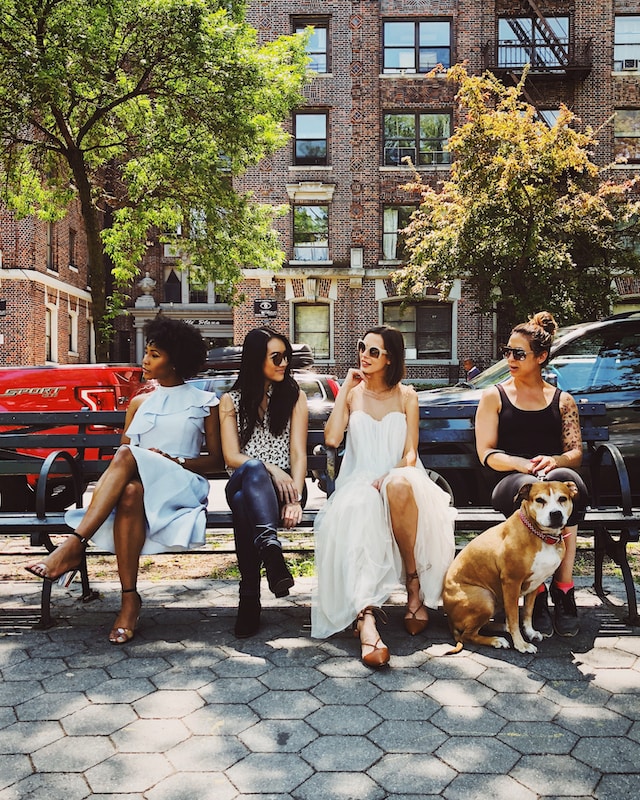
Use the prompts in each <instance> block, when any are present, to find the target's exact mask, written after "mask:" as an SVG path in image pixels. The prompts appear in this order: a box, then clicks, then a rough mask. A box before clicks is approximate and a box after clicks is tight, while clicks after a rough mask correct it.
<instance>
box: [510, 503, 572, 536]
mask: <svg viewBox="0 0 640 800" xmlns="http://www.w3.org/2000/svg"><path fill="white" fill-rule="evenodd" d="M520 519H521V520H522V524H523V525H525V526H526V527H527V528H528V529H529V530H530V531H531V533H533V534H535V535H536V536H537V537H538V539H542V541H543V542H544V543H545V544H558V542H561V541H562V539H564V538H565V537H564V536H563V535H562V534H561V533H559V534H557V535H556V536H552V535H551V534H550V533H543V532H542V531H541V530H540V529H539V528H536V526H535V525H534V524H533V522H531V520H530V519H529V517H527V515H526V514H523V513H522V509H520Z"/></svg>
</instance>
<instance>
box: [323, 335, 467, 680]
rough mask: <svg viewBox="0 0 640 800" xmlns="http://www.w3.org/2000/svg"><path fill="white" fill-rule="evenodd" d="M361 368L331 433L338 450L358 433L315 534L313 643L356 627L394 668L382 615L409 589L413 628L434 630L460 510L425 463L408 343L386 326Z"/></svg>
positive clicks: (362, 349) (375, 661)
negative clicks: (432, 612)
mask: <svg viewBox="0 0 640 800" xmlns="http://www.w3.org/2000/svg"><path fill="white" fill-rule="evenodd" d="M358 351H359V354H360V366H359V368H357V369H350V370H349V372H348V373H347V377H346V379H345V381H344V383H343V385H342V387H341V389H340V392H339V394H338V397H337V399H336V403H335V406H334V408H333V411H332V412H331V415H330V417H329V419H328V421H327V424H326V427H325V441H326V443H327V444H328V445H330V446H332V447H337V446H338V445H339V444H340V443H341V441H342V439H343V436H344V432H345V429H347V431H348V436H347V443H346V451H345V454H344V458H343V460H342V464H341V468H340V473H339V476H338V478H337V480H336V490H335V492H334V493H333V494H332V495H331V497H330V498H329V500H328V501H327V503H326V504H325V506H324V508H323V509H322V510H321V512H320V513H319V514H318V518H317V521H316V528H315V537H316V572H317V576H318V584H317V589H316V591H315V593H314V598H313V606H312V610H311V635H312V636H314V637H317V638H324V637H327V636H331V635H332V634H334V633H337V632H338V631H341V630H343V629H344V628H346V627H347V626H348V625H350V624H351V623H352V622H353V621H354V620H355V622H353V625H354V635H355V636H359V637H360V643H361V658H362V661H363V662H364V663H365V664H367V666H370V667H381V666H384V665H386V664H387V663H388V662H389V650H388V648H387V647H386V645H385V644H384V643H383V641H382V639H381V637H380V634H379V633H378V630H377V627H376V616H375V613H376V610H377V609H378V608H379V607H380V606H381V605H382V604H383V603H384V602H385V601H386V600H387V599H388V597H389V595H390V594H391V593H392V592H393V591H394V590H395V589H396V587H397V585H398V583H399V582H401V581H402V580H404V582H405V584H406V588H407V608H406V612H405V615H404V626H405V628H406V630H407V632H408V633H410V634H411V635H416V634H418V633H421V632H422V631H424V630H425V628H426V627H427V624H428V621H429V614H428V611H427V608H426V606H429V607H431V608H436V607H437V606H438V603H439V601H440V595H441V592H442V583H443V580H444V576H445V573H446V571H447V568H448V566H449V564H450V563H451V561H452V560H453V557H454V553H455V543H454V519H455V509H453V508H452V507H451V506H450V498H449V495H448V494H447V493H446V492H443V491H442V490H441V489H440V488H439V487H438V486H436V484H435V483H434V482H433V481H432V480H430V478H429V477H428V475H427V473H426V471H425V469H424V467H423V466H422V463H421V461H420V459H419V457H418V423H419V413H418V397H417V394H416V392H415V390H414V389H413V388H412V387H410V386H404V385H403V384H402V383H401V380H402V378H403V377H404V374H405V366H404V340H403V338H402V334H401V333H400V331H397V330H395V329H394V328H389V327H386V326H382V327H377V328H373V329H371V330H369V331H368V332H367V333H366V334H365V336H364V338H363V339H361V340H360V341H359V342H358Z"/></svg>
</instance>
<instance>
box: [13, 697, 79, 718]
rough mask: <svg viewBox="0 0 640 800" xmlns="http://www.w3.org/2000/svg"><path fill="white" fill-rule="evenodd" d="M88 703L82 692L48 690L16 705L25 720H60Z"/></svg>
mask: <svg viewBox="0 0 640 800" xmlns="http://www.w3.org/2000/svg"><path fill="white" fill-rule="evenodd" d="M88 705H89V701H88V700H87V698H86V696H85V695H84V694H82V692H53V693H49V692H47V693H46V694H40V695H38V696H37V697H34V698H33V699H32V700H28V701H27V702H26V703H21V704H20V705H19V706H16V714H17V716H18V719H20V720H24V721H25V722H38V721H40V720H45V719H49V720H59V719H62V718H63V717H66V716H68V715H69V714H73V712H74V711H78V710H79V709H81V708H84V707H85V706H88Z"/></svg>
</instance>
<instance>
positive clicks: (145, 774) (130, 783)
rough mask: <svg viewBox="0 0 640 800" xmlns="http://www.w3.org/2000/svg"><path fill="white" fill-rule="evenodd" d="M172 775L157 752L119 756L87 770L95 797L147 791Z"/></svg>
mask: <svg viewBox="0 0 640 800" xmlns="http://www.w3.org/2000/svg"><path fill="white" fill-rule="evenodd" d="M171 772H172V770H171V766H170V764H169V762H168V761H167V759H166V758H165V757H164V756H161V755H158V754H156V753H146V754H145V756H144V758H141V757H140V755H139V754H137V753H136V754H128V753H118V754H117V755H114V756H111V758H108V759H106V760H105V761H103V762H102V763H101V764H98V765H97V766H95V767H92V768H91V769H89V770H87V772H86V773H85V777H86V779H87V782H88V783H89V786H90V787H91V791H92V792H93V793H94V794H95V793H98V792H104V793H105V794H110V793H114V792H121V793H122V794H125V793H126V792H146V791H148V790H149V789H150V788H151V787H152V786H156V785H157V784H158V783H159V782H160V781H162V780H163V779H164V778H166V777H167V776H168V775H170V774H171Z"/></svg>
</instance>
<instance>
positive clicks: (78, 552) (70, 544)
mask: <svg viewBox="0 0 640 800" xmlns="http://www.w3.org/2000/svg"><path fill="white" fill-rule="evenodd" d="M137 475H138V468H137V465H136V461H135V459H134V457H133V456H132V455H131V451H130V450H129V448H128V447H121V448H120V449H119V450H118V451H117V452H116V454H115V455H114V457H113V460H112V461H111V463H110V464H109V467H108V468H107V470H106V471H105V472H104V473H103V475H102V477H101V478H100V480H99V481H98V482H97V484H96V488H95V490H94V492H93V497H92V498H91V502H90V503H89V507H88V508H87V511H86V513H85V515H84V518H83V519H82V521H81V522H80V524H79V525H78V527H77V529H76V533H77V534H78V536H80V537H82V538H83V539H90V538H91V537H92V536H93V534H94V533H95V532H96V531H97V530H98V528H99V527H100V525H102V523H103V522H104V521H105V519H106V518H107V517H108V516H109V514H110V513H111V511H112V510H113V509H114V508H115V507H116V504H117V503H118V500H119V499H120V495H121V494H122V492H123V490H124V488H125V486H126V485H127V484H128V483H129V481H130V480H132V479H133V478H136V477H137ZM84 546H85V545H84V544H83V542H81V541H80V539H78V538H77V537H76V536H67V538H66V539H65V540H64V541H63V542H62V544H60V545H59V546H58V547H56V549H55V550H54V551H53V552H52V553H51V554H50V555H49V556H47V557H46V558H44V559H41V560H39V561H36V562H34V563H32V564H29V565H28V568H29V569H32V570H33V571H34V572H35V573H36V574H38V575H39V576H40V577H42V578H50V579H52V580H54V579H55V578H57V577H58V576H59V575H62V574H63V573H65V572H67V571H68V570H70V569H73V568H74V567H77V566H78V564H79V563H80V560H81V558H82V551H83V548H84Z"/></svg>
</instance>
